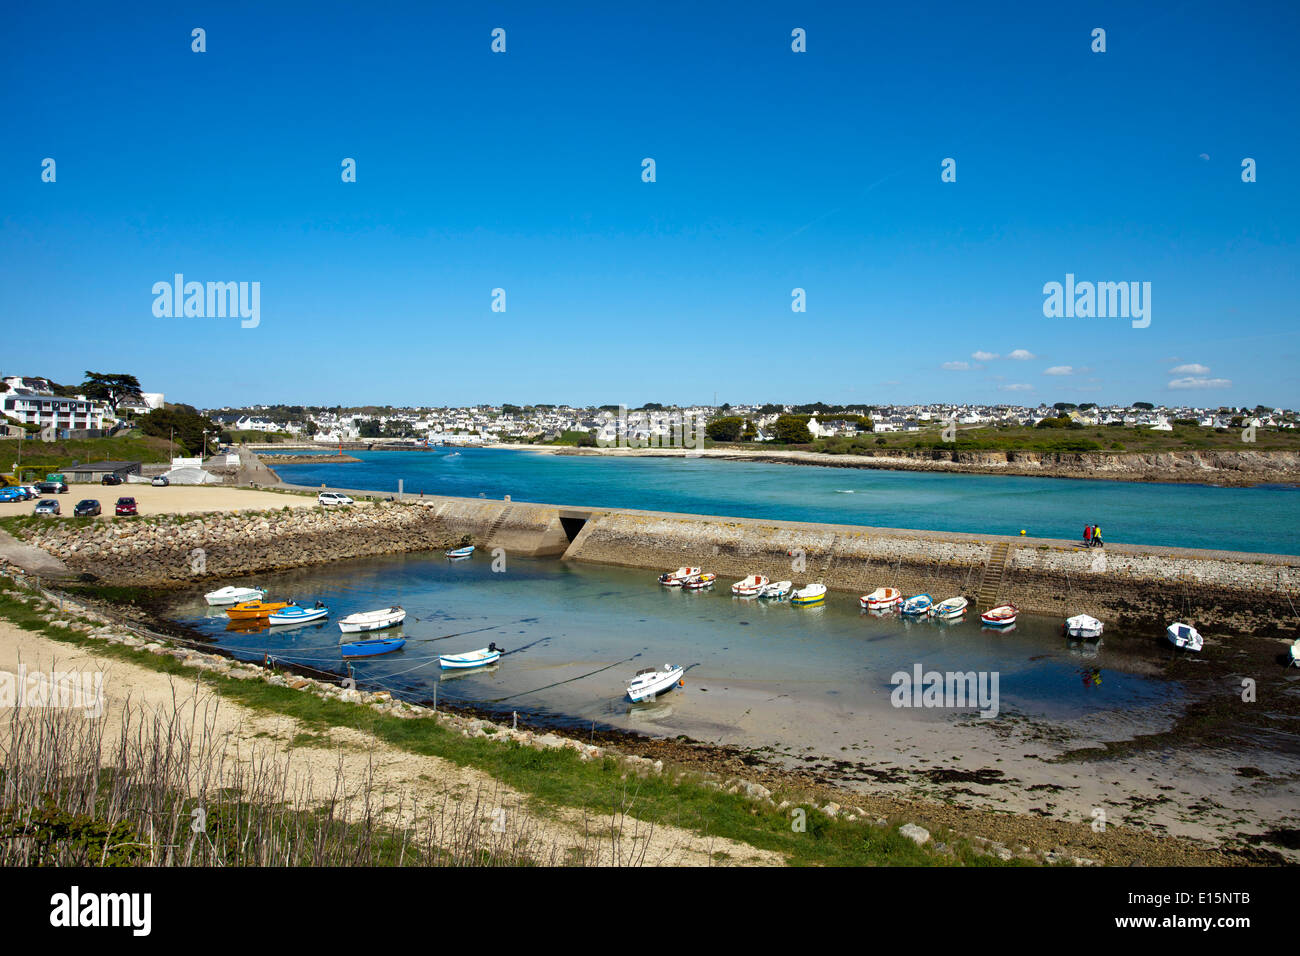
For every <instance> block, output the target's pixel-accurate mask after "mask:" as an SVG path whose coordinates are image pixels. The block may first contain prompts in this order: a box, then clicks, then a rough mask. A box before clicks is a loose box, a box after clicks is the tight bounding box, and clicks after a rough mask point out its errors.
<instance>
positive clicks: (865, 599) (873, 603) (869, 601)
mask: <svg viewBox="0 0 1300 956" xmlns="http://www.w3.org/2000/svg"><path fill="white" fill-rule="evenodd" d="M902 603H903V592H902V591H900V590H898V588H876V589H875V590H874V591H872V592H871V593H870V594H864V595H862V597H860V598H858V604H860V605H862V607H864V608H866V609H867V610H868V611H883V610H885V609H886V608H891V607H897V606H898V605H900V604H902Z"/></svg>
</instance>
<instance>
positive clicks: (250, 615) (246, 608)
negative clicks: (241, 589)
mask: <svg viewBox="0 0 1300 956" xmlns="http://www.w3.org/2000/svg"><path fill="white" fill-rule="evenodd" d="M292 606H293V602H292V601H240V602H239V603H238V604H236V605H234V606H233V607H228V608H226V615H227V616H228V617H229V618H230V619H231V620H232V621H251V620H254V619H256V618H259V617H270V616H271V615H272V614H274V613H275V612H276V611H280V610H283V609H284V608H286V607H292Z"/></svg>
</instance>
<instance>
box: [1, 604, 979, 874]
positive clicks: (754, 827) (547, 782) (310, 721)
mask: <svg viewBox="0 0 1300 956" xmlns="http://www.w3.org/2000/svg"><path fill="white" fill-rule="evenodd" d="M47 613H48V610H47V609H46V608H44V607H43V606H42V607H37V606H35V605H33V604H28V603H26V602H24V601H22V600H21V599H20V597H19V595H18V593H17V592H16V591H15V590H14V589H13V588H9V589H6V590H4V591H0V617H4V618H6V619H8V620H10V621H12V622H13V623H15V624H17V625H18V626H20V627H23V628H26V629H28V630H31V631H35V632H37V633H41V634H44V635H46V636H47V637H50V638H52V639H55V640H59V641H63V642H67V643H70V644H75V645H79V646H84V647H89V648H93V649H94V651H95V652H96V653H99V654H102V655H104V656H109V657H113V658H115V659H119V660H124V661H130V662H131V663H134V664H139V665H143V666H146V667H151V668H153V669H155V670H158V671H162V672H164V673H169V674H175V675H178V676H184V677H185V679H186V680H189V681H193V680H195V679H196V675H197V679H199V680H201V681H203V682H204V683H206V684H209V685H211V686H212V687H213V689H214V690H215V691H217V692H218V693H220V694H221V695H222V696H223V697H226V698H228V699H230V700H234V701H237V702H238V703H241V704H243V705H245V706H247V707H250V708H253V709H257V710H261V711H265V712H270V713H276V714H281V715H284V716H287V717H293V718H294V719H296V720H297V721H299V723H300V724H301V725H302V727H303V728H304V729H303V731H302V733H305V734H308V735H313V734H323V733H324V732H325V731H327V730H328V729H329V728H330V727H351V728H355V729H357V730H361V731H364V732H366V733H369V734H371V735H373V736H375V737H376V738H378V739H380V740H382V741H384V742H385V743H387V744H389V745H391V746H393V747H395V748H398V749H401V750H404V751H407V752H408V753H413V754H421V755H427V756H434V757H440V758H442V759H444V760H449V761H451V762H453V763H455V764H457V765H460V766H467V767H474V768H476V769H478V770H481V771H483V772H485V773H487V774H489V775H491V776H493V777H495V778H496V779H498V780H500V781H501V782H503V783H505V784H507V785H509V786H511V787H514V788H516V789H518V790H519V791H521V792H523V793H526V794H528V795H529V796H530V798H531V799H532V802H533V804H534V806H533V809H534V810H535V812H546V811H547V808H548V806H549V807H555V806H568V807H580V808H585V809H586V810H587V811H589V812H591V813H593V814H596V815H602V816H608V815H610V814H614V813H618V812H620V811H624V812H627V813H629V814H631V815H633V816H635V817H637V818H639V819H641V820H644V821H647V822H654V823H660V824H669V825H673V826H678V827H683V828H686V829H689V830H692V831H694V832H696V833H700V834H704V835H709V836H716V837H726V838H730V839H734V840H737V841H739V842H742V843H747V844H749V845H751V846H754V847H758V848H760V849H766V850H772V851H775V852H777V853H780V854H782V855H784V856H785V858H786V859H787V860H788V861H789V862H790V863H792V864H797V865H813V866H874V865H892V866H932V865H959V864H967V865H1002V864H1001V861H999V860H996V859H995V858H992V857H989V856H986V855H982V854H979V853H977V852H975V851H974V850H973V849H972V848H971V847H970V846H969V845H968V844H967V843H965V842H964V841H961V840H953V838H952V837H951V836H950V835H948V834H941V833H934V839H936V840H942V841H943V842H946V843H948V844H949V845H950V846H951V847H952V849H953V854H954V855H953V856H946V855H943V854H940V853H937V852H934V851H932V850H930V849H927V848H926V847H918V846H916V845H915V844H913V843H912V842H911V841H910V840H908V839H907V838H906V837H903V836H900V835H899V834H898V832H897V830H896V829H895V827H894V826H892V825H891V826H890V827H888V828H885V827H874V826H871V825H868V824H865V823H850V822H847V821H844V820H839V819H832V818H830V817H827V816H826V815H825V814H823V813H821V812H820V811H819V810H817V809H815V808H814V807H812V806H811V805H809V804H807V803H802V804H800V806H801V808H802V809H803V810H804V814H805V817H804V819H805V822H806V830H805V832H796V831H795V829H794V828H793V827H792V818H793V813H792V810H793V808H789V809H787V810H784V811H782V810H778V809H776V808H775V807H773V806H770V805H768V804H764V803H758V802H755V801H752V800H749V799H747V798H745V797H742V796H739V795H733V794H728V793H725V792H722V791H719V790H717V789H714V788H712V787H709V786H706V785H705V784H704V782H703V781H702V780H701V779H699V778H698V777H697V776H696V775H694V774H690V773H688V774H687V776H686V777H685V778H684V779H683V780H682V781H681V782H680V783H676V784H674V783H673V782H672V779H671V778H672V776H673V773H672V770H671V768H669V769H666V770H665V772H664V773H663V774H650V775H648V776H646V777H645V778H638V777H636V776H635V775H632V774H630V772H629V771H628V770H627V769H626V768H625V767H624V765H623V764H622V763H621V762H619V761H618V760H617V759H615V758H613V757H606V758H604V759H603V760H591V761H583V760H581V759H580V758H579V756H578V754H577V753H576V752H574V751H572V750H569V749H567V748H565V749H555V750H535V749H533V748H531V747H526V746H523V745H520V744H518V743H516V742H513V741H512V742H506V743H502V742H498V741H494V740H491V739H483V738H476V737H465V736H463V735H462V734H461V733H460V732H459V731H458V730H455V729H451V728H448V727H444V726H441V725H439V724H438V723H436V722H435V721H434V720H431V719H409V718H401V717H394V716H391V715H387V714H381V713H378V712H376V711H374V710H371V709H370V708H368V707H363V706H359V705H356V704H350V703H345V702H343V701H338V700H327V699H322V698H320V697H317V696H316V695H314V694H311V693H305V692H301V691H296V690H293V689H291V688H287V687H277V686H275V685H272V684H267V683H264V682H262V681H241V680H237V679H234V678H230V677H223V676H220V675H213V674H207V673H199V672H196V671H194V670H193V669H191V668H187V667H185V666H184V665H183V664H181V663H180V662H179V661H177V660H175V659H174V658H172V657H169V656H166V655H155V654H150V653H148V652H147V651H143V650H140V649H137V648H131V647H127V646H124V645H119V644H109V643H107V642H103V641H99V640H93V639H90V638H88V637H86V636H85V635H84V634H82V633H80V632H79V631H76V630H73V629H71V628H67V627H61V626H55V625H53V624H51V623H49V622H47V621H46V620H45V619H44V616H43V615H45V614H47ZM778 796H780V795H779V794H778Z"/></svg>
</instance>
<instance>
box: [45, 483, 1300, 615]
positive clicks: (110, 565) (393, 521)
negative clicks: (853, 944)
mask: <svg viewBox="0 0 1300 956" xmlns="http://www.w3.org/2000/svg"><path fill="white" fill-rule="evenodd" d="M25 535H26V538H27V541H28V543H30V544H34V545H36V546H37V547H39V548H42V549H43V550H45V551H47V552H49V553H50V554H52V555H54V556H55V557H57V558H59V559H61V560H62V561H63V562H64V563H65V564H66V565H67V566H68V568H69V569H71V570H72V571H73V572H74V573H89V574H93V575H94V576H95V577H96V578H98V579H99V580H101V581H103V582H104V583H108V584H121V585H143V586H163V587H183V586H192V585H195V584H199V583H207V582H209V581H216V580H220V579H222V578H230V577H236V576H240V575H247V574H252V573H257V572H266V571H273V570H277V569H281V568H293V567H303V566H309V565H314V564H323V563H327V562H330V561H337V560H344V559H349V558H360V557H369V556H374V555H382V554H390V553H397V552H414V551H427V550H442V549H445V548H448V547H454V546H458V545H460V544H462V543H472V544H474V545H476V546H478V547H479V548H480V553H481V554H483V553H485V552H488V553H490V551H491V550H492V549H495V548H502V549H504V550H505V551H506V552H507V553H508V554H510V555H513V556H556V557H559V556H563V558H564V559H565V560H570V561H583V562H593V563H599V564H610V565H620V566H623V567H634V568H644V569H646V571H647V586H653V580H654V579H653V577H652V575H653V574H654V573H655V572H658V571H660V570H664V569H670V568H676V567H679V566H681V565H698V566H701V567H703V568H704V569H705V570H708V571H712V572H714V573H716V574H718V575H719V578H720V581H719V586H720V587H722V588H725V587H728V586H729V585H730V584H731V582H732V581H734V580H738V579H740V578H741V577H744V576H745V575H747V574H751V573H755V572H758V573H762V574H766V575H767V576H768V577H770V578H772V579H773V580H786V579H788V580H791V581H794V582H795V583H796V584H804V583H808V582H812V581H820V582H822V583H824V584H826V585H827V587H829V588H831V589H832V590H834V591H837V592H843V593H844V594H845V595H847V596H852V597H856V595H858V594H863V593H866V592H868V591H871V590H873V589H875V588H877V587H881V586H892V587H897V588H899V589H900V590H902V591H904V592H905V593H907V594H912V593H916V592H920V591H928V592H929V593H931V594H932V595H934V597H935V599H936V600H942V599H944V598H948V597H953V596H956V595H961V596H964V597H966V598H968V599H969V600H970V601H971V602H972V604H974V605H976V608H975V609H977V610H984V609H985V608H986V606H988V605H991V604H992V603H994V602H995V601H996V602H1008V601H1009V602H1013V603H1015V604H1017V605H1019V606H1020V607H1021V609H1022V610H1024V611H1026V612H1030V613H1037V614H1046V615H1052V616H1057V617H1067V616H1069V615H1072V614H1078V613H1081V612H1086V613H1089V614H1093V615H1095V616H1097V617H1100V618H1102V619H1103V620H1105V621H1107V622H1108V623H1117V624H1122V625H1124V626H1149V625H1154V624H1157V623H1160V624H1165V623H1168V622H1169V621H1171V620H1174V619H1178V618H1181V619H1184V620H1188V621H1190V622H1191V623H1194V624H1197V625H1198V626H1200V627H1208V628H1217V629H1220V630H1224V631H1232V632H1240V633H1257V634H1267V635H1274V636H1293V635H1294V632H1295V629H1296V625H1297V621H1298V620H1300V618H1298V617H1297V608H1298V607H1300V557H1287V556H1277V555H1251V554H1239V553H1234V552H1209V551H1194V550H1190V549H1174V548H1140V547H1135V546H1131V545H1116V544H1112V545H1108V546H1107V547H1105V548H1103V549H1091V550H1090V549H1084V548H1083V547H1081V546H1079V545H1074V544H1072V543H1070V542H1062V541H1051V540H1045V539H1034V538H1007V537H1001V536H997V535H987V536H982V535H974V534H957V533H952V534H941V533H935V532H922V531H909V530H900V529H887V528H866V527H856V526H850V525H829V524H809V523H803V522H790V521H764V520H757V519H741V518H724V517H712V516H702V515H679V514H666V513H659V512H647V511H603V510H598V509H580V508H563V507H558V506H554V505H540V504H527V503H512V502H503V501H497V500H489V499H473V498H470V499H466V498H434V497H424V498H421V499H417V500H410V501H407V502H405V503H395V502H394V503H388V502H384V503H378V504H375V505H372V506H368V507H358V508H350V509H338V510H330V511H326V510H322V509H318V508H307V509H304V508H299V509H285V510H283V511H276V512H260V513H243V514H240V513H214V514H203V515H190V516H179V517H175V518H163V519H157V520H147V521H144V520H142V521H107V520H100V521H89V522H82V521H70V520H62V521H52V522H50V523H48V524H42V525H38V526H34V527H33V528H30V529H29V530H28V531H27V532H26V533H25ZM843 599H845V598H843V597H839V598H833V600H843Z"/></svg>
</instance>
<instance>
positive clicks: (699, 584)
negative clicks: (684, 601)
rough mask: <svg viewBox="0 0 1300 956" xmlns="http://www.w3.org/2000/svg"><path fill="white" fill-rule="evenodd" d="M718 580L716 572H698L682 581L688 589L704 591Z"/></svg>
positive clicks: (683, 585)
mask: <svg viewBox="0 0 1300 956" xmlns="http://www.w3.org/2000/svg"><path fill="white" fill-rule="evenodd" d="M716 580H718V576H717V575H716V574H709V573H707V572H706V573H704V574H696V575H694V576H692V577H689V578H687V579H686V580H685V581H684V582H682V587H683V588H684V589H685V590H687V591H703V590H704V589H705V588H711V587H713V582H714V581H716Z"/></svg>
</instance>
